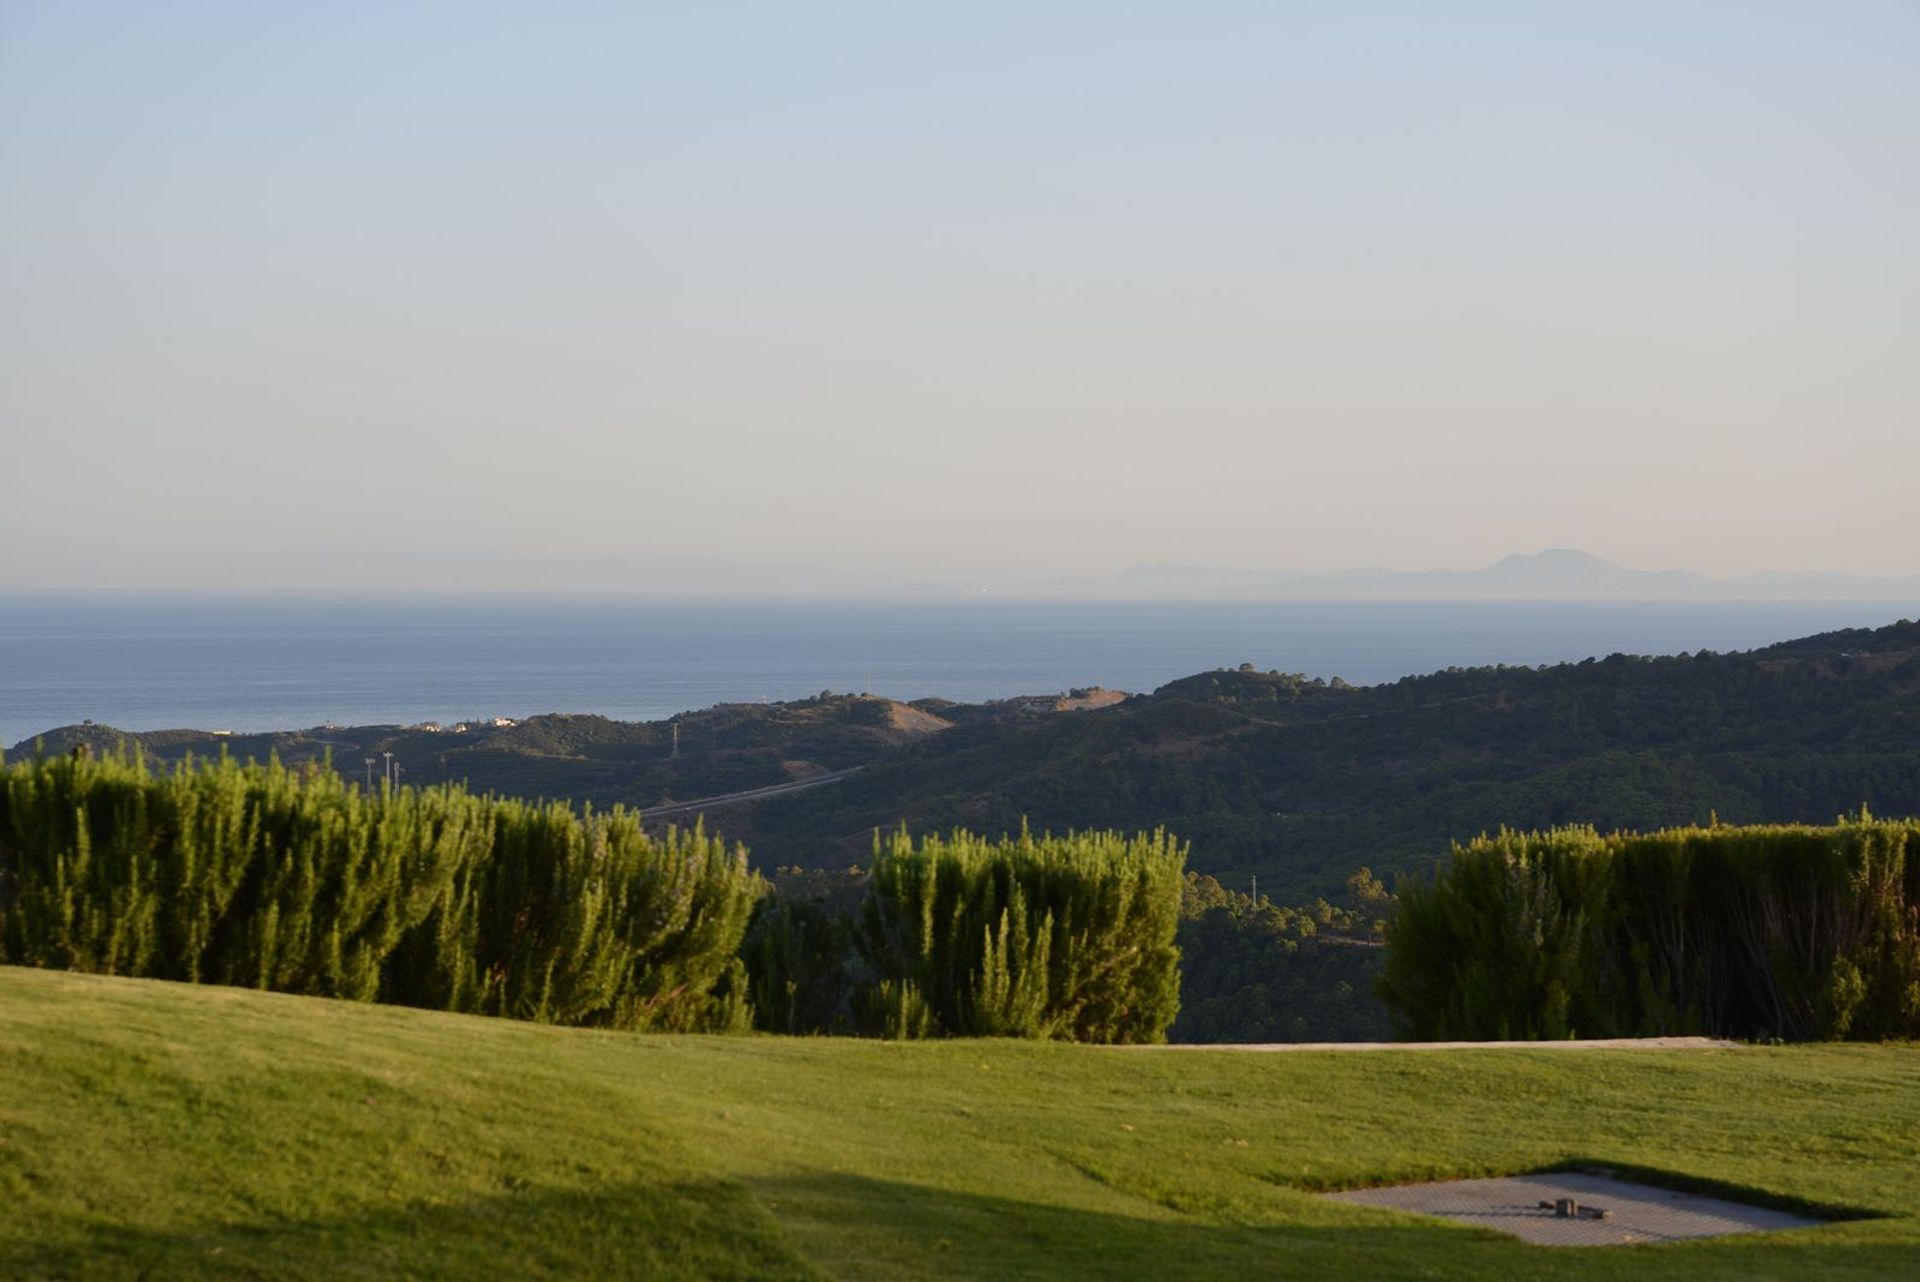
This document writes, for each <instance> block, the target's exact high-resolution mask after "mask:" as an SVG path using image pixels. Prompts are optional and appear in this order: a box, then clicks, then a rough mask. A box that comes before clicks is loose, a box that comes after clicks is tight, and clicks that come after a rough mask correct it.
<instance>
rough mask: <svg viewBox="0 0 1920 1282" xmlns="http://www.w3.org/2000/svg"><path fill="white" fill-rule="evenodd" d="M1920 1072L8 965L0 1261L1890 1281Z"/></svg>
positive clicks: (1825, 1056) (519, 1274)
mask: <svg viewBox="0 0 1920 1282" xmlns="http://www.w3.org/2000/svg"><path fill="white" fill-rule="evenodd" d="M1574 1159H1580V1160H1587V1161H1593V1162H1601V1163H1611V1164H1615V1165H1620V1166H1633V1167H1643V1168H1653V1169H1657V1170H1662V1171H1666V1172H1671V1173H1674V1174H1676V1175H1680V1176H1690V1177H1695V1178H1699V1179H1707V1180H1715V1181H1720V1182H1723V1183H1726V1184H1732V1185H1741V1186H1748V1187H1751V1188H1754V1189H1758V1190H1762V1191H1764V1192H1765V1193H1768V1194H1770V1195H1772V1196H1774V1197H1776V1198H1783V1199H1792V1200H1797V1201H1799V1202H1802V1203H1814V1204H1824V1205H1834V1206H1851V1207H1854V1208H1858V1209H1860V1210H1864V1211H1870V1212H1878V1213H1880V1217H1881V1218H1872V1219H1855V1220H1850V1221H1845V1222H1839V1223H1834V1224H1830V1225H1826V1226H1823V1227H1821V1228H1818V1229H1813V1230H1807V1231H1802V1232H1797V1233H1791V1234H1784V1235H1779V1236H1775V1237H1772V1238H1766V1239H1745V1240H1741V1239H1727V1240H1721V1241H1717V1242H1705V1243H1692V1244H1679V1245H1669V1246H1659V1247H1650V1248H1609V1249H1601V1250H1586V1251H1565V1250H1562V1251H1547V1250H1544V1249H1541V1248H1534V1247H1528V1246H1526V1245H1523V1244H1521V1243H1518V1242H1515V1241H1511V1240H1508V1239H1505V1238H1502V1237H1499V1236H1496V1235H1492V1234H1488V1233H1484V1232H1480V1231H1476V1230H1470V1229H1462V1228H1456V1227H1450V1226H1445V1225H1435V1224H1430V1223H1427V1222H1422V1221H1419V1220H1415V1219H1411V1218H1406V1217H1401V1216H1396V1215H1393V1214H1391V1213H1387V1212H1380V1211H1371V1210H1366V1209H1362V1208H1356V1207H1346V1206H1338V1205H1331V1204H1327V1203H1324V1202H1322V1201H1319V1200H1317V1199H1316V1198H1314V1197H1313V1196H1312V1194H1311V1190H1313V1189H1316V1188H1323V1187H1332V1186H1338V1185H1346V1184H1356V1183H1369V1182H1381V1181H1392V1180H1403V1179H1412V1178H1420V1177H1430V1176H1436V1175H1445V1174H1486V1173H1495V1172H1509V1171H1517V1170H1527V1169H1533V1168H1538V1167H1541V1166H1546V1165H1550V1164H1554V1163H1559V1162H1564V1161H1568V1160H1574ZM1916 1212H1920V1051H1916V1050H1914V1049H1909V1048H1898V1047H1864V1046H1805V1047H1793V1048H1781V1049H1750V1050H1739V1051H1706V1052H1679V1053H1674V1052H1667V1053H1660V1052H1600V1053H1568V1052H1555V1051H1502V1052H1479V1053H1473V1054H1458V1053H1448V1052H1434V1051H1417V1052H1395V1053H1391V1054H1375V1055H1367V1054H1326V1053H1319V1054H1289V1055H1256V1054H1236V1053H1230V1052H1196V1051H1179V1050H1171V1051H1168V1050H1119V1049H1102V1048H1096V1047H1085V1046H1072V1045H1054V1044H1037V1045H1036V1044H1026V1043H1009V1042H947V1043H917V1044H891V1043H878V1042H861V1041H831V1040H776V1039H771V1038H749V1037H740V1038H713V1037H693V1036H647V1035H639V1034H617V1033H599V1032H587V1031H579V1030H565V1029H555V1028H545V1027H537V1026H533V1025H528V1024H522V1023H514V1022H510V1021H507V1020H498V1019H484V1018H477V1017H466V1016H454V1015H443V1014H435V1013H428V1012H421V1011H412V1010H405V1009H400V1008H393V1007H374V1006H362V1005H355V1004H351V1003H346V1002H329V1001H320V1000H313V999H306V998H296V997H284V996H276V995H271V994H259V993H252V992H245V991H239V990H234V989H223V988H212V987H204V988H194V987H186V986H179V985H171V984H163V983H156V982H144V981H131V980H115V979H101V978H92V977H83V976H78V975H68V974H55V973H47V972H39V971H28V970H18V969H5V968H0V1277H5V1278H9V1279H12V1278H36V1277H49V1278H55V1277H58V1278H65V1277H75V1278H133V1277H146V1278H187V1277H215V1278H267V1277H272V1278H303V1277H305V1278H394V1277H420V1278H463V1279H464V1278H488V1277H498V1278H516V1279H517V1278H526V1277H623V1276H624V1277H675V1276H685V1277H738V1278H763V1277H764V1278H812V1277H853V1278H875V1279H881V1278H884V1279H894V1278H913V1277H1031V1278H1039V1277H1073V1276H1077V1277H1109V1278H1133V1277H1175V1278H1177V1277H1190V1278H1201V1277H1225V1278H1245V1277H1254V1276H1262V1277H1265V1276H1303V1277H1313V1278H1341V1277H1395V1276H1403V1277H1443V1278H1444V1277H1573V1276H1578V1277H1586V1276H1594V1277H1620V1278H1627V1277H1660V1276H1666V1277H1675V1278H1680V1277H1686V1278H1698V1277H1726V1278H1735V1277H1738V1278H1747V1277H1755V1276H1775V1277H1796V1278H1804V1277H1889V1276H1901V1275H1906V1276H1915V1275H1920V1215H1917V1214H1916Z"/></svg>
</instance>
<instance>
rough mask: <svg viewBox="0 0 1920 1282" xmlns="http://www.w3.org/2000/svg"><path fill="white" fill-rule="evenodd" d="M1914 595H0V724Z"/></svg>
mask: <svg viewBox="0 0 1920 1282" xmlns="http://www.w3.org/2000/svg"><path fill="white" fill-rule="evenodd" d="M1915 616H1920V602H1917V603H1914V604H1903V603H1897V602H1896V603H1892V604H1889V603H1886V602H1872V603H1847V602H1814V603H1800V602H1796V603H1783V602H1738V603H1734V602H1715V603H1703V604H1667V603H1661V604H1651V603H1630V604H1619V603H1607V604H1594V603H1565V602H1550V603H1549V602H1533V603H1518V602H1501V603H1461V602H1338V603H1332V602H1192V601H1181V602H1125V603H1113V602H1087V601H1075V602H1054V603H1048V602H1040V601H993V600H985V599H982V600H959V601H954V600H942V601H892V600H889V601H874V600H858V601H789V600H779V601H766V600H762V601H754V602H744V601H688V600H635V599H607V598H574V597H568V598H555V597H445V596H419V597H381V598H372V597H365V598H362V597H325V596H277V595H260V596H233V595H205V596H154V595H141V596H108V595H72V594H63V595H35V596H22V595H10V596H0V745H5V744H20V743H22V742H24V741H30V740H31V738H32V737H33V736H34V735H35V734H37V733H39V732H41V731H44V730H47V729H51V728H53V727H56V726H62V725H70V724H74V723H77V722H80V721H83V720H92V721H95V722H99V723H104V724H108V725H113V726H117V727H119V728H121V729H126V730H158V729H167V728H176V727H191V728H195V729H202V730H233V731H236V732H247V731H257V730H275V729H301V728H307V727H312V726H319V725H325V724H329V723H331V724H337V725H367V724H411V723H415V722H420V721H440V722H443V723H450V722H453V721H459V720H466V719H472V718H478V717H494V716H505V717H514V718H519V717H525V716H528V715H530V714H534V713H541V712H593V713H601V714H604V715H606V716H609V717H615V718H620V719H654V718H659V717H665V716H669V715H671V714H673V713H676V712H681V711H686V710H689V709H694V708H702V707H708V706H711V705H713V704H716V703H740V702H758V701H762V700H779V699H792V698H799V697H804V696H807V695H812V694H818V693H819V692H821V691H823V690H831V691H834V692H838V693H856V692H870V693H873V694H880V695H887V696H890V697H893V698H897V699H917V698H922V697H927V696H940V697H943V698H948V699H957V700H964V701H977V700H985V699H997V698H1005V697H1009V696H1013V695H1020V694H1044V693H1050V692H1054V691H1061V690H1066V689H1069V688H1072V687H1077V686H1091V685H1103V686H1106V687H1108V688H1110V689H1120V690H1128V691H1151V690H1153V689H1154V688H1156V687H1158V686H1160V685H1162V684H1164V683H1166V682H1168V681H1171V680H1173V679H1174V678H1177V677H1182V676H1186V675H1189V674H1191V673H1194V672H1199V671H1203V670H1206V669H1211V668H1219V667H1234V666H1238V665H1239V664H1241V663H1250V664H1252V665H1253V666H1254V667H1256V668H1259V669H1262V670H1265V669H1270V668H1277V669H1279V670H1281V671H1284V672H1300V673H1305V674H1307V675H1308V676H1316V677H1325V678H1332V677H1336V676H1338V677H1342V678H1344V679H1345V680H1347V681H1349V682H1352V683H1354V684H1356V685H1359V684H1373V683H1377V682H1387V681H1394V680H1396V679H1398V678H1400V677H1404V676H1409V675H1413V674H1417V673H1425V672H1432V671H1435V670H1438V669H1442V668H1448V667H1456V666H1461V667H1465V666H1476V665H1481V664H1496V663H1506V664H1545V663H1557V662H1563V661H1577V660H1580V659H1585V658H1588V657H1604V656H1606V655H1609V654H1614V653H1626V654H1675V653H1679V652H1682V651H1685V652H1694V651H1699V650H1703V649H1704V650H1715V651H1728V650H1744V649H1751V648H1754V647H1757V646H1763V645H1767V644H1769V643H1771V642H1775V641H1783V640H1787V639H1790V638H1794V637H1801V636H1807V635H1810V634H1812V633H1816V632H1825V631H1830V630H1832V629H1835V628H1845V627H1876V626H1879V625H1882V624H1886V623H1891V622H1893V621H1895V620H1898V619H1901V618H1905V617H1915Z"/></svg>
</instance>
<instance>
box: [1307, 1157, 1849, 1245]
mask: <svg viewBox="0 0 1920 1282" xmlns="http://www.w3.org/2000/svg"><path fill="white" fill-rule="evenodd" d="M1326 1196H1327V1197H1329V1198H1331V1199H1332V1200H1334V1201H1336V1202H1347V1203H1350V1204H1352V1205H1354V1206H1378V1207H1386V1208H1390V1209H1392V1210H1396V1211H1413V1212H1416V1213H1418V1214H1420V1215H1437V1216H1439V1217H1441V1218H1442V1219H1447V1220H1453V1221H1455V1222H1457V1223H1460V1224H1475V1225H1479V1226H1481V1227H1484V1228H1489V1229H1498V1230H1500V1231H1501V1232H1502V1233H1511V1234H1513V1236H1515V1237H1517V1238H1523V1239H1525V1240H1526V1241H1528V1242H1533V1243H1536V1244H1537V1245H1540V1246H1626V1245H1629V1244H1631V1243H1635V1242H1673V1241H1678V1240H1680V1239H1682V1238H1701V1237H1719V1236H1720V1235H1722V1234H1726V1233H1768V1232H1773V1231H1774V1230H1777V1229H1804V1228H1812V1227H1814V1226H1816V1225H1818V1224H1820V1223H1822V1221H1820V1220H1812V1219H1808V1218H1807V1217H1806V1216H1804V1215H1793V1214H1790V1213H1788V1212H1786V1211H1775V1210H1772V1209H1770V1208H1768V1207H1763V1206H1748V1205H1746V1204H1745V1203H1741V1202H1729V1201H1726V1200H1725V1199H1724V1198H1717V1197H1701V1196H1699V1195H1698V1194H1693V1193H1676V1192H1674V1191H1673V1190H1672V1189H1663V1188H1656V1187H1654V1186H1653V1185H1651V1184H1637V1183H1634V1182H1632V1181H1629V1180H1616V1179H1612V1178H1610V1177H1608V1176H1604V1175H1577V1174H1546V1175H1515V1176H1509V1177H1506V1178H1503V1179H1494V1180H1443V1181H1440V1182H1438V1183H1434V1184H1399V1185H1394V1186H1393V1187H1390V1188H1377V1189H1352V1190H1349V1191H1347V1192H1344V1193H1329V1194H1327V1195H1326ZM1562 1204H1568V1205H1570V1206H1572V1207H1573V1208H1574V1213H1573V1214H1567V1213H1565V1211H1563V1210H1562V1209H1561V1208H1562ZM1594 1210H1603V1211H1605V1214H1604V1215H1595V1214H1592V1213H1591V1212H1592V1211H1594ZM1582 1212H1585V1213H1582Z"/></svg>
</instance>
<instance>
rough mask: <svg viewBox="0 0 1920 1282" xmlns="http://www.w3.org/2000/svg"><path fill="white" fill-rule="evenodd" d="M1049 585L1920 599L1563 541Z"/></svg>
mask: <svg viewBox="0 0 1920 1282" xmlns="http://www.w3.org/2000/svg"><path fill="white" fill-rule="evenodd" d="M1055 586H1056V587H1057V588H1058V589H1059V590H1060V591H1062V592H1063V593H1066V594H1069V595H1074V596H1107V597H1123V598H1129V599H1157V600H1167V599H1176V600H1178V599H1202V598H1204V599H1210V600H1220V599H1228V600H1321V601H1325V600H1339V601H1366V600H1379V601H1389V600H1393V601H1494V600H1529V601H1916V602H1920V574H1909V575H1899V576H1891V577H1875V576H1871V575H1861V574H1834V573H1822V572H1807V573H1778V572H1775V573H1767V574H1748V575H1742V576H1740V577H1738V578H1726V579H1719V578H1711V577H1709V576H1707V575H1704V574H1696V573H1694V572H1693V571H1691V570H1630V569H1627V568H1626V567H1624V566H1620V565H1615V564H1614V563H1613V562H1612V561H1608V560H1606V559H1605V558H1603V557H1597V556H1594V555H1592V554H1591V553H1587V552H1581V551H1577V550H1575V549H1572V548H1549V549H1548V550H1546V551H1544V552H1536V553H1533V554H1530V555H1529V554H1526V553H1518V552H1516V553H1514V554H1513V555H1512V556H1508V557H1504V558H1502V559H1501V560H1499V561H1496V562H1495V563H1494V564H1492V565H1490V566H1487V567H1486V568H1485V569H1482V570H1385V569H1377V568H1366V569H1356V570H1342V571H1339V572H1337V573H1332V574H1312V573H1308V572H1306V571H1303V570H1240V569H1230V568H1223V567H1215V566H1195V565H1142V566H1136V567H1134V568H1133V569H1131V570H1127V571H1125V572H1124V573H1121V574H1117V575H1113V576H1111V577H1109V578H1104V579H1092V578H1083V579H1073V580H1064V581H1061V582H1059V583H1058V584H1056V585H1055Z"/></svg>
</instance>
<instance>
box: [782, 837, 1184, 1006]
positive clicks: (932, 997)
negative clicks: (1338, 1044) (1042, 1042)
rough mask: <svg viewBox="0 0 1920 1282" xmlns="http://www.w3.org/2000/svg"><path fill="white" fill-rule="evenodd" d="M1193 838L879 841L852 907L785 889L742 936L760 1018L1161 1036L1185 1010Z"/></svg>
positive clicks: (901, 839)
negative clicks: (1182, 923)
mask: <svg viewBox="0 0 1920 1282" xmlns="http://www.w3.org/2000/svg"><path fill="white" fill-rule="evenodd" d="M1185 862H1186V849H1185V848H1184V847H1183V846H1181V845H1180V844H1179V843H1178V842H1176V841H1174V840H1173V839H1172V838H1170V837H1168V836H1166V835H1165V834H1163V833H1154V834H1152V835H1151V836H1149V835H1146V834H1140V835H1137V836H1133V837H1125V836H1122V835H1120V834H1118V833H1110V832H1091V833H1070V834H1068V835H1066V836H1064V837H1054V836H1041V837H1035V836H1033V835H1032V834H1031V833H1028V832H1024V831H1023V832H1022V833H1021V834H1020V835H1019V836H1018V837H1003V838H1001V839H999V840H990V839H987V838H984V837H977V836H975V835H973V834H971V833H967V832H955V833H953V834H951V835H950V836H945V837H928V838H925V839H924V840H922V841H920V842H917V843H916V842H915V841H914V840H913V839H912V838H910V837H909V836H907V834H906V833H904V832H901V833H898V834H895V835H894V836H892V837H890V838H888V839H887V840H886V841H884V842H882V841H876V842H875V849H874V863H873V868H872V870H871V872H870V873H868V874H867V875H866V876H865V878H864V888H863V891H862V897H861V900H860V902H859V904H858V906H857V907H856V908H854V909H852V910H851V911H844V910H843V911H839V912H835V911H833V909H831V908H830V907H829V906H827V905H826V904H824V903H815V902H810V901H809V900H807V899H804V898H802V899H789V898H786V897H780V898H774V899H770V900H768V901H767V902H766V903H764V904H763V905H762V906H761V910H760V913H759V915H758V916H757V917H756V919H755V921H754V924H753V928H752V930H751V931H750V932H749V934H748V938H747V944H746V957H747V962H748V966H749V969H750V971H751V973H752V977H753V1002H754V1010H755V1017H756V1021H757V1022H758V1024H759V1026H760V1027H762V1028H765V1029H769V1030H771V1031H777V1032H814V1033H831V1032H851V1033H860V1034H866V1035H870V1036H882V1037H898V1038H912V1037H1029V1038H1055V1039H1061V1040H1071V1041H1083V1042H1158V1041H1164V1040H1166V1030H1167V1025H1168V1024H1170V1023H1172V1022H1173V1017H1174V1015H1175V1014H1176V1013H1177V1011H1178V1009H1179V1004H1180V999H1179V982H1180V979H1179V951H1178V949H1177V948H1176V947H1175V946H1174V931H1175V930H1176V928H1177V927H1178V925H1179V916H1180V895H1181V889H1182V884H1183V883H1182V873H1183V869H1184V865H1185Z"/></svg>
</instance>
